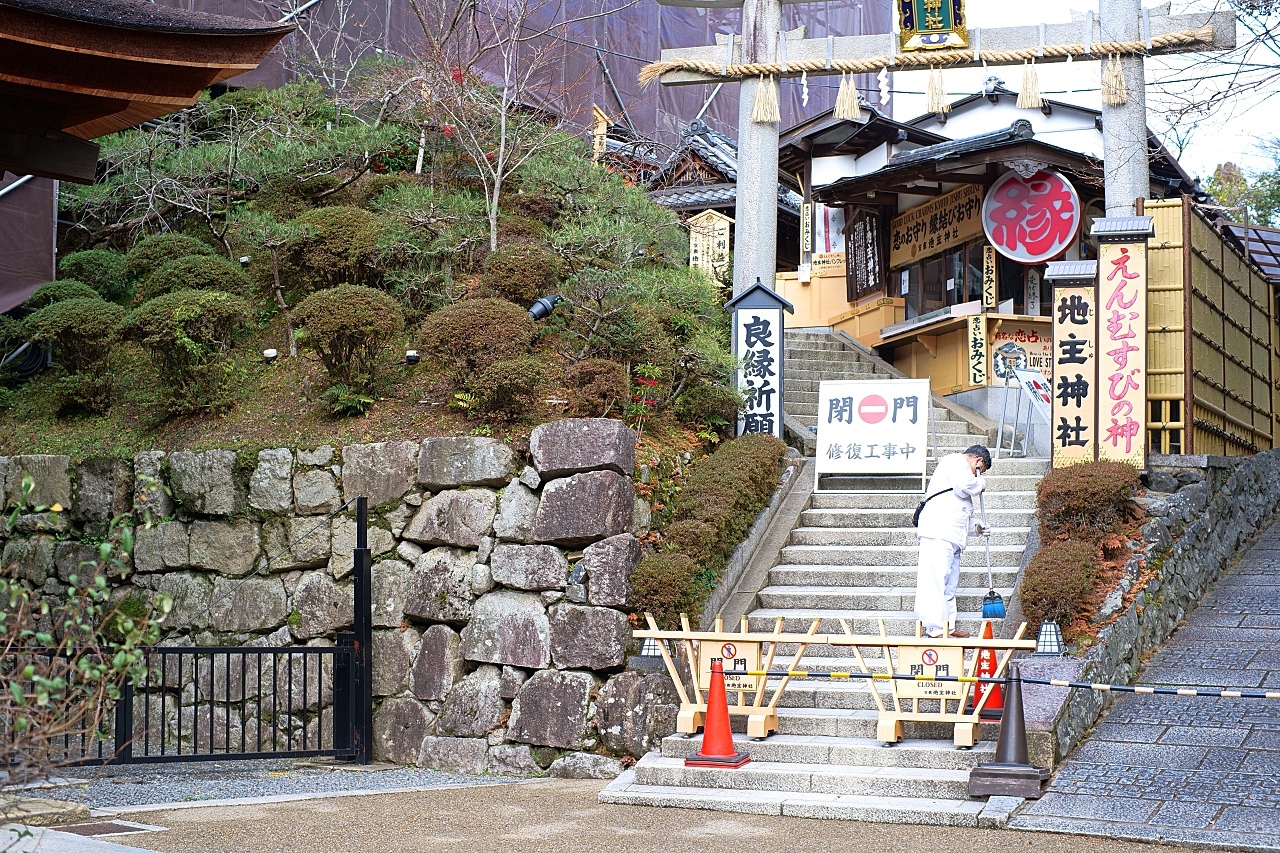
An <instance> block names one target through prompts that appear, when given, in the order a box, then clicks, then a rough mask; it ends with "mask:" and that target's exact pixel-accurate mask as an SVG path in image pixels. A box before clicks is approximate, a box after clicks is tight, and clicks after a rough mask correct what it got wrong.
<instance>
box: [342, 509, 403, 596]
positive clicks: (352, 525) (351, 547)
mask: <svg viewBox="0 0 1280 853" xmlns="http://www.w3.org/2000/svg"><path fill="white" fill-rule="evenodd" d="M368 537H369V538H368V544H369V554H370V556H373V557H377V556H378V555H380V554H385V553H387V552H388V551H391V550H392V549H393V548H395V547H396V540H395V537H394V536H392V535H391V532H390V531H388V530H385V529H383V528H381V527H376V526H374V525H372V524H370V525H369V532H368ZM329 541H330V543H331V544H330V554H329V571H331V572H332V573H333V576H334V577H335V578H337V579H338V580H342V579H343V578H345V577H346V576H347V575H349V574H351V572H352V570H353V569H354V568H355V562H354V557H353V552H354V551H355V547H356V520H355V519H354V518H346V517H344V516H338V517H337V518H334V519H331V520H330V522H329Z"/></svg>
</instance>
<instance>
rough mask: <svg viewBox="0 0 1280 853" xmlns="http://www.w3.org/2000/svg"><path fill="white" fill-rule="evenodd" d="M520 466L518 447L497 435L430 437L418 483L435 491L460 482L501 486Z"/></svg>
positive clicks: (420, 460)
mask: <svg viewBox="0 0 1280 853" xmlns="http://www.w3.org/2000/svg"><path fill="white" fill-rule="evenodd" d="M519 469H520V465H519V463H518V462H517V461H516V454H515V451H513V450H512V449H511V447H510V446H509V445H507V444H506V443H505V442H502V441H499V440H497V439H496V438H482V437H478V436H469V435H457V436H446V437H443V438H428V439H426V440H425V441H423V442H422V450H421V451H420V452H419V454H418V483H419V484H421V485H423V486H426V487H427V488H428V489H430V490H431V491H433V492H438V491H441V490H443V489H454V488H457V487H458V486H501V485H503V484H504V483H506V482H507V481H508V480H510V479H511V478H512V477H513V476H515V474H516V471H518V470H519Z"/></svg>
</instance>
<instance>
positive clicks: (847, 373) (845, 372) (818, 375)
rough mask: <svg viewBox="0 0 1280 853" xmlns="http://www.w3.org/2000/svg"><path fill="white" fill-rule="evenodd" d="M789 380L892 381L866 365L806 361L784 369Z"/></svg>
mask: <svg viewBox="0 0 1280 853" xmlns="http://www.w3.org/2000/svg"><path fill="white" fill-rule="evenodd" d="M783 370H784V371H785V373H786V378H787V379H818V380H822V379H825V380H828V381H830V380H836V379H892V378H893V377H892V376H889V375H888V374H885V373H872V372H871V371H870V370H869V369H868V368H867V366H866V365H865V364H829V365H823V364H821V363H819V362H816V361H804V362H800V363H797V364H791V363H787V365H786V366H785V367H784V368H783Z"/></svg>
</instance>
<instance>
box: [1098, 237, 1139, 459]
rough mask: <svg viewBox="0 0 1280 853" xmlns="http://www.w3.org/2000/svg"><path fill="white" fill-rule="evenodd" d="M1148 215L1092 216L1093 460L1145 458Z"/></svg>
mask: <svg viewBox="0 0 1280 853" xmlns="http://www.w3.org/2000/svg"><path fill="white" fill-rule="evenodd" d="M1151 227H1152V226H1151V217H1149V216H1124V217H1107V218H1104V219H1098V220H1095V221H1094V223H1093V234H1094V236H1096V237H1097V238H1098V297H1097V299H1098V305H1097V313H1098V394H1097V398H1098V458H1099V459H1106V460H1109V461H1112V462H1128V463H1129V464H1131V465H1133V466H1135V467H1136V468H1143V467H1145V466H1146V461H1147V239H1148V238H1149V237H1150V235H1151Z"/></svg>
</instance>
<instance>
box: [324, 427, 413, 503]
mask: <svg viewBox="0 0 1280 853" xmlns="http://www.w3.org/2000/svg"><path fill="white" fill-rule="evenodd" d="M417 474H418V444H417V442H413V441H387V442H381V443H378V444H349V445H347V446H346V447H344V448H342V499H343V500H347V501H349V500H351V499H353V498H356V497H358V496H360V495H364V496H365V497H367V498H368V499H369V506H382V505H383V504H389V503H391V502H392V501H398V500H400V498H401V497H402V496H403V495H404V493H405V492H407V491H409V490H410V489H412V488H413V483H414V480H415V479H416V478H417Z"/></svg>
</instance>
